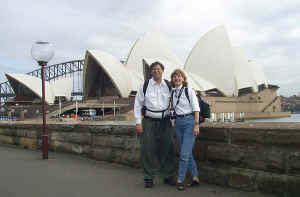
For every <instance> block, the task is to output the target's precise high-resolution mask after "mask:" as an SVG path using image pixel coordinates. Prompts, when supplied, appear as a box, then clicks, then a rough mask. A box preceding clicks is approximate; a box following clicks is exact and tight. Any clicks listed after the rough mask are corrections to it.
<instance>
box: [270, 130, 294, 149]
mask: <svg viewBox="0 0 300 197" xmlns="http://www.w3.org/2000/svg"><path fill="white" fill-rule="evenodd" d="M265 143H266V144H273V145H288V146H289V147H293V146H294V147H299V148H300V133H299V132H292V131H284V130H281V131H268V132H266V134H265Z"/></svg>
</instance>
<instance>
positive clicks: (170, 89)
mask: <svg viewBox="0 0 300 197" xmlns="http://www.w3.org/2000/svg"><path fill="white" fill-rule="evenodd" d="M164 81H165V82H166V84H167V86H168V88H169V91H170V92H171V91H172V87H171V83H170V82H169V81H168V80H166V79H164Z"/></svg>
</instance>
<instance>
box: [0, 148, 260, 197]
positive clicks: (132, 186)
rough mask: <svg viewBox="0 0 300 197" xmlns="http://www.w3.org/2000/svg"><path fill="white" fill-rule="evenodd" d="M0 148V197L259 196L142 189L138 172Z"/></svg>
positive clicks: (209, 188) (210, 189) (204, 188)
mask: <svg viewBox="0 0 300 197" xmlns="http://www.w3.org/2000/svg"><path fill="white" fill-rule="evenodd" d="M49 158H50V159H49V160H42V159H41V153H40V152H37V151H30V150H24V149H17V148H11V147H3V146H0V196H1V197H20V196H22V197H95V196H98V197H100V196H103V197H110V196H114V197H117V196H122V197H126V196H128V197H129V196H130V197H135V196H156V197H160V196H162V197H166V196H172V197H176V196H184V195H188V196H203V197H262V196H266V195H263V194H258V193H251V192H250V193H249V192H241V191H238V190H233V189H228V188H222V187H217V186H214V185H207V184H204V183H203V184H201V186H199V187H197V188H189V189H187V190H185V191H183V192H178V191H177V190H176V189H175V187H171V186H167V185H164V184H162V183H161V181H160V182H159V183H156V185H155V187H154V188H152V189H145V188H143V181H142V173H141V170H137V169H133V168H129V167H125V166H120V165H116V164H109V163H104V162H96V161H93V160H88V159H86V158H82V157H79V156H76V155H69V154H61V153H60V154H58V153H57V154H54V153H50V154H49Z"/></svg>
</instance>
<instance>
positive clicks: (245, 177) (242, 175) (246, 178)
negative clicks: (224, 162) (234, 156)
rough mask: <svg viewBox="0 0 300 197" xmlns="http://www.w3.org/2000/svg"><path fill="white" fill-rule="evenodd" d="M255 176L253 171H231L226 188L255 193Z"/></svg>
mask: <svg viewBox="0 0 300 197" xmlns="http://www.w3.org/2000/svg"><path fill="white" fill-rule="evenodd" d="M255 175H256V173H253V171H247V170H244V169H231V171H230V173H229V179H228V186H229V187H232V188H236V189H240V190H244V191H249V192H253V191H256V185H255V178H256V177H255Z"/></svg>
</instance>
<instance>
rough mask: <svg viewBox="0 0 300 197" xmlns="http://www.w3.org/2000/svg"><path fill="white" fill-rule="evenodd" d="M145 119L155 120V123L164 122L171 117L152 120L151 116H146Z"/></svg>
mask: <svg viewBox="0 0 300 197" xmlns="http://www.w3.org/2000/svg"><path fill="white" fill-rule="evenodd" d="M144 118H145V119H149V120H153V121H162V120H168V119H169V117H164V118H152V117H149V116H144Z"/></svg>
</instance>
